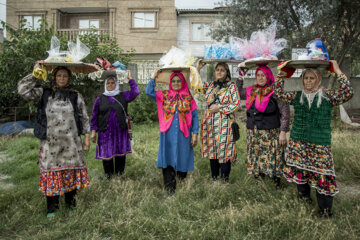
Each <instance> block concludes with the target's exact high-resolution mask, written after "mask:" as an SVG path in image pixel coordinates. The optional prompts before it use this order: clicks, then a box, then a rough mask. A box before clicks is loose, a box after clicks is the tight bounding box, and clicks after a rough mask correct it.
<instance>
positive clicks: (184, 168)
mask: <svg viewBox="0 0 360 240" xmlns="http://www.w3.org/2000/svg"><path fill="white" fill-rule="evenodd" d="M155 87H156V83H155V80H154V79H152V78H151V79H150V81H149V84H148V85H147V87H146V90H145V93H146V94H147V95H148V96H150V97H151V98H152V99H154V100H155V101H156V93H155ZM191 132H192V133H198V132H199V121H198V111H197V109H195V110H194V111H193V112H192V123H191V127H190V128H189V137H187V138H185V136H184V134H183V132H182V131H181V130H180V125H179V113H178V110H177V108H176V112H175V115H174V118H173V121H172V123H171V125H170V128H169V129H168V130H167V131H166V132H165V133H161V132H160V144H159V154H158V160H157V164H156V167H157V168H167V167H168V166H171V167H173V168H174V169H175V171H179V172H188V171H193V170H194V149H193V147H192V146H191Z"/></svg>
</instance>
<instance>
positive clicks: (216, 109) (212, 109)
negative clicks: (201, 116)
mask: <svg viewBox="0 0 360 240" xmlns="http://www.w3.org/2000/svg"><path fill="white" fill-rule="evenodd" d="M220 107H221V105H220V104H213V105H211V106H210V108H209V110H210V112H211V113H217V112H219V111H220Z"/></svg>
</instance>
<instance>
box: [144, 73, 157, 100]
mask: <svg viewBox="0 0 360 240" xmlns="http://www.w3.org/2000/svg"><path fill="white" fill-rule="evenodd" d="M155 87H156V82H155V79H153V78H150V81H149V83H148V85H147V86H146V89H145V93H146V95H148V96H149V97H151V98H152V99H153V100H156V93H155Z"/></svg>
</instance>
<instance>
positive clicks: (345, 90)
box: [326, 74, 354, 106]
mask: <svg viewBox="0 0 360 240" xmlns="http://www.w3.org/2000/svg"><path fill="white" fill-rule="evenodd" d="M337 81H338V82H339V89H337V90H326V95H327V96H328V98H329V102H330V104H331V105H333V106H337V105H340V104H343V103H345V102H347V101H349V100H350V98H351V97H352V96H353V94H354V91H353V88H352V86H351V84H350V81H349V80H348V78H347V77H346V75H345V74H342V75H340V76H339V77H338V78H337Z"/></svg>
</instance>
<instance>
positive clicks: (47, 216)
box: [46, 212, 56, 221]
mask: <svg viewBox="0 0 360 240" xmlns="http://www.w3.org/2000/svg"><path fill="white" fill-rule="evenodd" d="M55 217H56V214H55V213H54V212H52V213H48V214H47V215H46V218H47V219H48V220H49V221H51V220H54V219H55Z"/></svg>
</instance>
